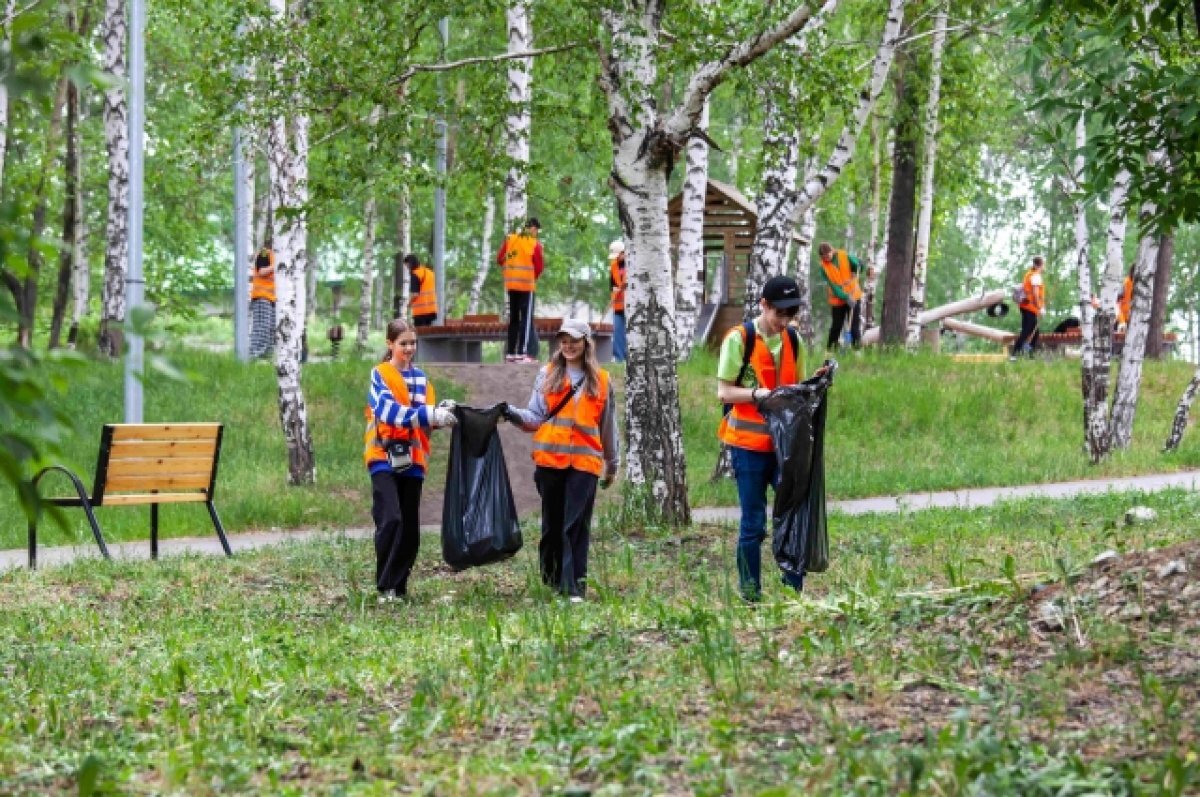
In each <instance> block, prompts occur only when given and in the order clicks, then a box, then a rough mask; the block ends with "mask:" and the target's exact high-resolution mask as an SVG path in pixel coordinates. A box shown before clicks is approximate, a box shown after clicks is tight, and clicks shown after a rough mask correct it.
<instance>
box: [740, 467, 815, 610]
mask: <svg viewBox="0 0 1200 797" xmlns="http://www.w3.org/2000/svg"><path fill="white" fill-rule="evenodd" d="M729 457H730V462H731V464H732V465H733V476H734V479H735V480H736V481H737V491H738V504H739V505H740V506H741V510H742V520H741V524H740V525H739V526H738V541H737V569H738V588H739V589H740V590H741V593H742V597H744V598H746V599H747V600H757V599H758V597H759V595H760V594H761V593H762V541H763V540H764V539H765V538H766V536H767V486H768V485H770V486H771V488H772V489H774V487H775V484H776V482H777V481H778V480H779V466H778V464H777V463H776V461H775V452H774V451H766V452H763V451H749V450H747V449H745V448H734V447H733V446H730V448H729ZM783 583H784V584H786V585H788V586H789V587H791V588H792V589H794V590H796V591H797V592H799V591H801V590H802V589H803V588H804V577H803V576H801V577H799V578H796V577H794V576H791V575H789V574H784V576H783Z"/></svg>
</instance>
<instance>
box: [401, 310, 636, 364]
mask: <svg viewBox="0 0 1200 797" xmlns="http://www.w3.org/2000/svg"><path fill="white" fill-rule="evenodd" d="M561 326H562V319H561V318H535V319H533V331H534V334H536V335H537V336H538V339H539V340H554V337H555V336H556V335H557V334H558V330H559V328H560V327H561ZM590 326H591V328H592V340H593V342H594V343H595V344H596V359H597V360H599V361H600V362H602V363H603V362H608V361H610V360H611V359H612V334H613V327H612V324H598V323H593V324H591V325H590ZM415 331H416V333H417V340H418V341H419V342H420V344H421V345H420V349H419V351H418V354H417V357H418V358H419V359H420V360H421V361H422V362H427V363H479V362H483V343H484V341H491V340H495V341H505V340H507V339H508V324H507V323H506V322H504V321H501V320H500V316H499V315H468V316H463V317H462V318H447V319H446V323H445V324H442V325H439V326H430V327H417V328H416V330H415Z"/></svg>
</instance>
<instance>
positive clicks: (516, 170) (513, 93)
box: [504, 0, 533, 233]
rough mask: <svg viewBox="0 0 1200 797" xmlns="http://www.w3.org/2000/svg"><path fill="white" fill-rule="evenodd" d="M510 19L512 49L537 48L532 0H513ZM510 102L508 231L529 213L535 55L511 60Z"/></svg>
mask: <svg viewBox="0 0 1200 797" xmlns="http://www.w3.org/2000/svg"><path fill="white" fill-rule="evenodd" d="M506 18H507V20H508V52H509V53H523V52H529V50H531V49H533V24H532V21H531V20H530V8H529V0H510V3H509V6H508V9H507V12H506ZM508 105H509V108H510V109H511V110H510V111H509V114H508V117H507V119H506V120H505V130H506V131H507V134H508V137H507V140H506V141H505V148H504V149H505V153H506V154H507V155H508V159H509V168H508V178H507V179H506V180H505V181H504V232H505V233H510V232H512V231H513V230H517V229H520V228H521V227H523V226H524V224H525V221H526V217H527V216H528V215H529V205H528V198H527V185H528V171H529V134H530V129H531V127H532V124H533V123H532V114H531V110H532V105H533V59H532V58H513V59H511V60H509V62H508Z"/></svg>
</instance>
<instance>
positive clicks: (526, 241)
mask: <svg viewBox="0 0 1200 797" xmlns="http://www.w3.org/2000/svg"><path fill="white" fill-rule="evenodd" d="M540 230H541V224H539V223H538V220H537V219H536V218H530V219H529V221H528V223H526V225H525V230H524V232H514V233H512V234H511V235H509V236H508V237H507V238H505V239H504V244H503V245H502V246H501V247H500V252H499V253H498V254H497V255H496V262H497V263H498V264H500V265H501V266H503V267H504V290H506V291H507V292H508V344H507V346H506V347H505V350H504V361H505V362H510V363H512V362H517V363H527V362H534V358H532V357H530V356H529V355H528V353H527V352H528V349H529V338H530V336H531V335H532V334H533V312H532V309H533V294H534V291H536V290H537V280H538V277H540V276H542V269H543V268H544V267H545V263H544V261H543V258H542V244H541V242H540V241H538V239H537V237H538V232H539V231H540Z"/></svg>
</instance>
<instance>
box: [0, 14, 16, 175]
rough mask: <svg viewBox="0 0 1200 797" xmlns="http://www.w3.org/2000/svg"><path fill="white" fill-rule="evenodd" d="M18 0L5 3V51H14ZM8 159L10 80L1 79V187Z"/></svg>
mask: <svg viewBox="0 0 1200 797" xmlns="http://www.w3.org/2000/svg"><path fill="white" fill-rule="evenodd" d="M16 9H17V3H16V0H8V2H7V3H5V4H4V18H5V19H6V20H8V21H7V22H5V24H4V52H5V53H10V52H12V19H13V15H14V14H15V13H16ZM7 159H8V82H7V81H4V80H0V187H3V185H4V166H5V164H6V163H7Z"/></svg>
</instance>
